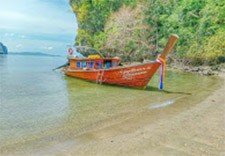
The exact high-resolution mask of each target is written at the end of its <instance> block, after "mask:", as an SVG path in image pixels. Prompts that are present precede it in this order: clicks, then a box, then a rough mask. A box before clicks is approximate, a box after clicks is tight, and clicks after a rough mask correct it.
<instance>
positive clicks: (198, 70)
mask: <svg viewBox="0 0 225 156" xmlns="http://www.w3.org/2000/svg"><path fill="white" fill-rule="evenodd" d="M146 62H149V60H145V61H143V63H146ZM140 63H142V62H132V61H131V62H124V66H129V65H136V64H140ZM166 68H167V70H169V71H178V72H185V73H193V74H199V75H202V76H212V75H221V74H223V73H225V64H219V65H214V66H206V65H202V66H192V65H184V64H182V63H168V64H167V66H166Z"/></svg>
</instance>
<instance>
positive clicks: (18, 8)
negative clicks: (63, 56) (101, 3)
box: [0, 0, 77, 52]
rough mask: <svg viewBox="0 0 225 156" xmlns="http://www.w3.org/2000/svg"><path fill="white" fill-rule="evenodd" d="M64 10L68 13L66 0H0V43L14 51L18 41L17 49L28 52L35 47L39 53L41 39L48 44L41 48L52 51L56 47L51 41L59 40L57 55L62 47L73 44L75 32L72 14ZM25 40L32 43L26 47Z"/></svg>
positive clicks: (74, 20)
mask: <svg viewBox="0 0 225 156" xmlns="http://www.w3.org/2000/svg"><path fill="white" fill-rule="evenodd" d="M68 10H71V7H70V6H69V0H51V1H50V0H2V1H1V4H0V21H1V24H0V36H2V37H1V38H0V40H1V41H2V42H3V43H4V42H6V43H7V44H8V45H10V46H14V47H8V48H9V49H13V50H14V51H15V50H16V49H17V48H16V45H18V42H20V43H21V41H23V42H22V43H21V44H23V48H21V50H24V51H32V48H33V47H39V48H38V49H39V51H40V50H41V49H43V48H41V47H42V46H43V45H42V44H43V42H42V41H43V40H45V42H48V41H49V42H51V43H52V44H50V45H44V46H46V47H48V48H47V49H45V50H52V49H53V47H55V44H56V43H53V42H52V41H53V40H55V41H56V39H61V42H60V44H59V45H61V46H63V47H61V48H60V47H59V46H57V50H58V52H61V51H62V50H63V48H64V45H65V46H66V44H67V43H68V42H74V39H75V35H76V31H77V24H76V18H75V15H74V14H73V13H72V12H68ZM54 36H55V37H56V38H55V39H54V38H53V37H54ZM42 37H43V38H42ZM28 39H30V40H31V42H32V44H27V43H28ZM56 42H57V43H58V41H56ZM35 50H37V48H36V49H34V48H33V51H35ZM56 52H57V51H56Z"/></svg>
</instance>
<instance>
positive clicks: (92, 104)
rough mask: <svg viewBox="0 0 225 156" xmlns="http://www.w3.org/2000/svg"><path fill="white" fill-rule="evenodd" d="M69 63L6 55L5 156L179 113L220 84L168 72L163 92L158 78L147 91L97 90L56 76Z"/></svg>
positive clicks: (0, 139)
mask: <svg viewBox="0 0 225 156" xmlns="http://www.w3.org/2000/svg"><path fill="white" fill-rule="evenodd" d="M65 62H66V59H65V58H62V57H43V56H22V55H21V56H19V55H4V56H3V55H0V123H1V124H0V154H1V153H4V154H7V153H11V152H14V151H28V150H31V151H32V150H35V149H40V150H41V149H42V148H45V147H47V146H49V145H52V144H60V143H63V142H65V141H72V142H73V141H74V140H76V139H75V138H77V137H78V136H79V135H83V134H85V133H86V132H88V131H91V130H93V129H95V128H98V127H103V126H107V125H110V124H113V123H115V122H118V121H121V120H126V119H127V118H130V117H132V116H133V115H134V114H135V112H139V111H151V110H152V109H161V108H164V107H174V108H176V111H177V112H179V111H181V110H182V109H188V107H191V106H193V105H194V104H196V103H197V102H199V101H201V100H203V99H204V98H205V97H207V96H208V95H210V94H211V92H212V91H213V90H214V89H215V88H217V87H218V86H219V82H220V80H219V79H218V78H215V77H201V76H197V75H192V74H185V73H177V72H167V75H166V84H165V90H163V91H160V90H158V83H159V78H158V75H156V76H154V77H153V79H152V81H151V82H150V83H149V84H148V86H147V88H146V89H145V90H144V89H135V88H127V87H118V86H110V85H96V84H95V83H91V82H86V81H83V80H78V79H75V78H71V77H66V76H64V74H63V73H62V72H61V71H52V69H53V68H55V67H57V66H59V65H62V64H64V63H65ZM22 155H23V154H22ZM25 155H26V154H25Z"/></svg>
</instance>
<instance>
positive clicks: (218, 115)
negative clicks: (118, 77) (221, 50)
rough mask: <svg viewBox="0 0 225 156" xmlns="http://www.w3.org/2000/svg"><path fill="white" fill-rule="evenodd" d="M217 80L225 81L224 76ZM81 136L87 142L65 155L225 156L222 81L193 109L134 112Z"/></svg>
mask: <svg viewBox="0 0 225 156" xmlns="http://www.w3.org/2000/svg"><path fill="white" fill-rule="evenodd" d="M220 77H222V78H223V80H224V79H225V75H224V74H223V75H221V76H220ZM84 137H85V138H87V141H86V142H83V143H82V144H79V145H76V146H75V147H74V148H73V149H71V150H70V151H68V152H67V154H66V155H76V156H78V155H80V156H95V155H96V156H111V155H122V156H125V155H127V156H131V155H136V156H140V155H142V156H145V155H146V156H172V155H173V156H197V155H198V156H224V155H225V85H224V81H223V84H221V88H220V89H218V90H216V91H215V92H214V93H213V94H212V95H210V96H209V97H207V98H206V99H205V100H204V101H202V102H200V103H198V104H196V105H194V106H191V107H188V108H185V109H177V107H176V108H174V107H173V105H170V106H167V107H164V108H158V109H154V110H149V111H141V112H137V113H135V114H134V115H133V118H130V119H127V120H125V121H124V120H123V121H121V122H120V123H116V124H114V125H111V126H109V127H106V128H103V129H99V130H96V131H94V132H90V133H88V134H85V135H84ZM60 153H61V152H60V150H58V154H59V155H60ZM61 154H62V153H61ZM64 154H65V153H64Z"/></svg>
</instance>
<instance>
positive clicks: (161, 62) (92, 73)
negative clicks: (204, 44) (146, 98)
mask: <svg viewBox="0 0 225 156" xmlns="http://www.w3.org/2000/svg"><path fill="white" fill-rule="evenodd" d="M177 39H178V36H177V35H175V34H172V35H171V36H170V38H169V40H168V43H167V45H166V47H165V49H164V51H163V53H162V54H161V55H159V56H158V58H157V59H156V61H154V62H148V63H141V64H138V65H131V66H119V62H120V59H119V58H100V57H99V55H92V56H89V57H86V58H75V57H68V59H69V66H68V67H65V68H64V69H63V71H64V72H65V74H66V75H68V76H72V77H75V78H79V79H84V80H88V81H93V82H96V83H99V84H102V83H103V84H112V85H120V86H130V87H140V88H145V87H146V86H147V84H148V82H149V81H150V79H151V78H152V77H153V75H154V74H155V72H156V71H157V69H158V68H159V67H160V66H161V82H160V89H162V88H163V80H164V77H165V58H166V56H167V55H168V54H169V52H170V51H171V50H172V48H173V47H174V45H175V43H176V41H177Z"/></svg>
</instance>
